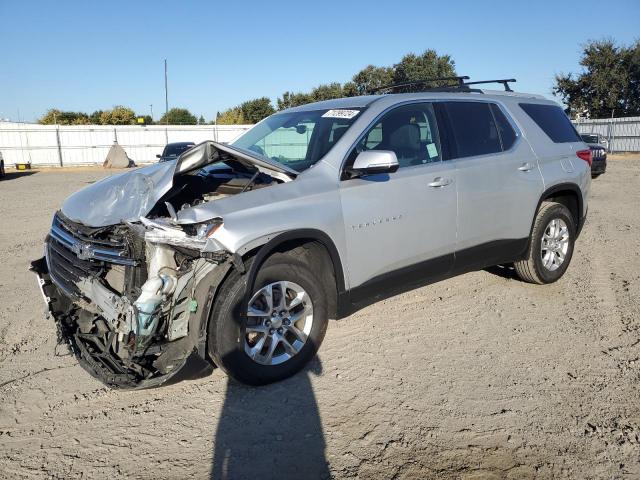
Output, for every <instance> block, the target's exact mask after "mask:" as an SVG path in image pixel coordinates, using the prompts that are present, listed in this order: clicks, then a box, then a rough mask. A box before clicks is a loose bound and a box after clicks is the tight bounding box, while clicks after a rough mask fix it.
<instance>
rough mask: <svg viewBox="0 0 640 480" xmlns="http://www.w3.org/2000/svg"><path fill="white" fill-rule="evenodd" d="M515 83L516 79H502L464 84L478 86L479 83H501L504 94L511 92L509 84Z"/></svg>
mask: <svg viewBox="0 0 640 480" xmlns="http://www.w3.org/2000/svg"><path fill="white" fill-rule="evenodd" d="M510 82H511V83H515V82H516V79H515V78H502V79H499V80H480V81H478V82H467V83H465V85H480V84H481V83H501V84H502V85H503V86H504V91H505V92H513V90H511V87H510V86H509V83H510Z"/></svg>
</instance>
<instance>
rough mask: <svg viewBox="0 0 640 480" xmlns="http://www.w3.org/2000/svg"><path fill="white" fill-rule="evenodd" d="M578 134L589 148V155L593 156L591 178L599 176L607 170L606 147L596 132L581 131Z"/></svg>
mask: <svg viewBox="0 0 640 480" xmlns="http://www.w3.org/2000/svg"><path fill="white" fill-rule="evenodd" d="M580 136H581V137H582V141H583V142H584V143H586V144H587V145H588V146H589V149H590V150H591V157H592V158H593V162H592V163H591V178H596V177H599V176H600V175H602V174H603V173H604V172H605V171H606V170H607V149H606V147H605V146H604V145H603V144H602V143H601V139H600V135H598V134H597V133H583V134H581V135H580Z"/></svg>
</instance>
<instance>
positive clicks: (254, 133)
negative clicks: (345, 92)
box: [231, 108, 362, 172]
mask: <svg viewBox="0 0 640 480" xmlns="http://www.w3.org/2000/svg"><path fill="white" fill-rule="evenodd" d="M361 111H362V109H360V108H353V109H335V110H310V111H303V112H289V113H278V114H275V115H272V116H271V117H269V118H267V119H265V120H264V121H262V122H260V123H259V124H258V125H256V126H255V127H253V128H252V129H251V130H249V131H248V132H247V133H245V134H244V135H242V136H241V137H240V138H238V139H237V140H236V141H235V142H233V143H232V144H231V145H232V146H233V147H235V148H239V149H241V150H248V151H251V152H253V153H257V154H259V155H261V156H263V157H266V158H268V159H270V160H275V161H276V162H278V163H280V164H282V165H285V166H287V167H289V168H292V169H293V170H296V171H297V172H301V171H303V170H306V169H307V168H309V167H310V166H311V165H313V164H314V163H316V162H317V161H318V160H320V159H321V158H322V157H324V156H325V155H326V154H327V153H328V152H329V150H331V148H332V147H333V146H334V145H335V144H336V143H337V142H338V140H339V139H340V138H341V137H342V135H344V133H345V132H346V131H347V129H348V128H349V127H350V126H351V124H352V123H353V122H354V121H355V119H356V118H357V117H358V115H359V114H360V112H361Z"/></svg>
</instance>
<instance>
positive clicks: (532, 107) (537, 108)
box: [520, 103, 582, 143]
mask: <svg viewBox="0 0 640 480" xmlns="http://www.w3.org/2000/svg"><path fill="white" fill-rule="evenodd" d="M520 108H522V110H524V111H525V113H526V114H527V115H529V117H531V119H532V120H533V121H534V122H536V124H537V125H538V126H539V127H540V128H541V129H542V131H543V132H544V133H546V134H547V136H548V137H549V138H550V139H551V141H552V142H554V143H569V142H581V141H582V139H581V138H580V135H578V132H577V131H576V129H575V127H574V126H573V124H572V123H571V121H570V120H569V118H568V117H567V116H566V115H565V113H564V112H563V111H562V109H561V108H560V107H558V106H555V105H540V104H537V103H521V104H520Z"/></svg>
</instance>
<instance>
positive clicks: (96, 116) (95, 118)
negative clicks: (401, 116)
mask: <svg viewBox="0 0 640 480" xmlns="http://www.w3.org/2000/svg"><path fill="white" fill-rule="evenodd" d="M103 113H104V112H103V111H102V110H96V111H95V112H93V113H92V114H91V115H89V121H90V122H91V124H92V125H100V115H102V114H103Z"/></svg>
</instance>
